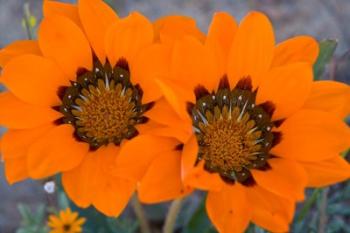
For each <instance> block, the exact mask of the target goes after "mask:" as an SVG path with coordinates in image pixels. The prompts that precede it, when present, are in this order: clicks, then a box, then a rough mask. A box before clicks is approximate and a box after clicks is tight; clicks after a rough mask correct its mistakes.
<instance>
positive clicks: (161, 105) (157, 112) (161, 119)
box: [145, 98, 192, 132]
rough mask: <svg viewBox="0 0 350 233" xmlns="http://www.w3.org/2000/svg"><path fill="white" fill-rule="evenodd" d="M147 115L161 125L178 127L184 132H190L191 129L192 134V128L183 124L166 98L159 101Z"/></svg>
mask: <svg viewBox="0 0 350 233" xmlns="http://www.w3.org/2000/svg"><path fill="white" fill-rule="evenodd" d="M145 115H146V116H147V117H149V118H150V119H151V120H153V121H155V122H158V123H159V124H162V125H167V126H171V127H176V128H178V129H182V130H184V131H188V129H189V128H190V131H189V132H192V127H188V126H187V125H186V124H184V123H183V121H182V119H181V118H180V117H179V115H178V114H177V113H176V112H175V110H174V109H173V108H172V107H171V105H170V104H169V102H168V101H167V100H166V99H165V98H162V99H160V100H159V101H157V102H156V103H155V105H154V106H153V107H152V108H151V109H150V110H149V111H147V112H146V113H145Z"/></svg>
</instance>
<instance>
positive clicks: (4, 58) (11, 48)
mask: <svg viewBox="0 0 350 233" xmlns="http://www.w3.org/2000/svg"><path fill="white" fill-rule="evenodd" d="M24 54H35V55H41V51H40V48H39V45H38V42H37V41H34V40H19V41H15V42H13V43H11V44H9V45H8V46H6V47H5V48H3V49H1V50H0V67H4V66H5V65H6V64H7V63H8V62H9V61H10V60H11V59H12V58H15V57H17V56H20V55H24Z"/></svg>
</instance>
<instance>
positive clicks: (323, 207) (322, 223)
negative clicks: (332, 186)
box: [318, 188, 329, 233]
mask: <svg viewBox="0 0 350 233" xmlns="http://www.w3.org/2000/svg"><path fill="white" fill-rule="evenodd" d="M328 191H329V188H325V189H324V190H323V191H322V196H321V203H320V207H319V210H320V218H319V219H320V220H319V223H318V233H325V232H326V228H327V220H328V218H327V203H328Z"/></svg>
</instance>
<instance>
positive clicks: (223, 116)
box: [189, 77, 279, 184]
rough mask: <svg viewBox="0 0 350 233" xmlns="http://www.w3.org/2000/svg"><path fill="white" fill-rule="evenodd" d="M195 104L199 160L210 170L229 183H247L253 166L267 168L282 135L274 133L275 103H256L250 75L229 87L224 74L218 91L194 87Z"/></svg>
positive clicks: (191, 106) (194, 120)
mask: <svg viewBox="0 0 350 233" xmlns="http://www.w3.org/2000/svg"><path fill="white" fill-rule="evenodd" d="M195 94H196V99H197V101H196V104H189V112H190V114H191V117H192V122H193V127H194V131H195V134H196V137H197V141H198V145H199V153H198V158H197V163H198V162H200V161H204V167H205V169H206V170H207V171H208V172H216V173H219V175H220V176H221V177H222V179H223V180H224V181H226V182H231V183H232V182H235V181H237V182H240V183H242V184H248V183H249V182H250V181H252V176H251V173H250V169H266V167H267V166H268V164H267V160H268V158H269V157H270V155H269V150H270V149H271V146H273V144H274V143H276V139H278V136H279V134H277V133H273V132H271V131H272V128H273V127H274V126H275V124H274V122H272V121H271V115H272V113H273V110H274V106H273V104H272V103H270V102H266V103H263V104H260V105H256V103H255V97H256V92H254V91H252V85H251V80H250V78H244V79H242V80H241V81H240V82H239V83H238V84H237V85H236V87H235V88H233V89H230V87H229V83H228V80H227V77H224V78H223V79H222V80H221V81H220V84H219V88H218V89H217V91H216V92H212V93H209V92H208V91H207V90H206V89H205V88H204V87H202V86H198V87H197V88H196V90H195Z"/></svg>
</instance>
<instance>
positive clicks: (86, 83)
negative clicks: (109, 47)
mask: <svg viewBox="0 0 350 233" xmlns="http://www.w3.org/2000/svg"><path fill="white" fill-rule="evenodd" d="M59 92H60V93H61V95H60V96H61V99H62V105H61V106H60V107H59V111H60V112H61V113H63V114H64V117H63V119H61V122H62V123H68V124H72V125H73V126H74V128H75V136H76V137H77V138H78V139H79V140H81V141H85V142H87V143H89V144H90V148H92V149H97V148H99V147H100V146H102V145H106V144H108V143H114V144H116V145H119V144H120V143H121V141H122V140H124V139H130V138H132V137H134V136H136V135H137V134H138V132H137V129H136V128H135V126H136V125H137V124H141V123H145V122H146V121H147V118H146V117H144V116H143V113H144V112H145V111H147V110H148V109H149V108H150V107H152V104H151V103H150V104H145V105H142V102H141V99H142V90H141V89H140V87H139V86H138V85H133V84H132V83H131V82H130V72H129V68H128V64H127V62H126V61H125V60H120V61H119V62H118V63H117V65H116V66H115V67H113V68H112V67H111V65H110V64H109V63H108V62H107V63H106V64H105V65H101V64H100V63H99V62H98V61H95V63H94V68H93V70H92V71H86V70H84V71H82V72H79V74H78V75H77V80H76V82H72V85H71V86H70V87H64V88H62V90H60V91H59Z"/></svg>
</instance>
